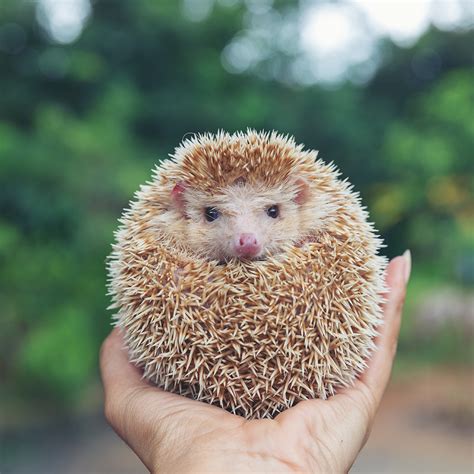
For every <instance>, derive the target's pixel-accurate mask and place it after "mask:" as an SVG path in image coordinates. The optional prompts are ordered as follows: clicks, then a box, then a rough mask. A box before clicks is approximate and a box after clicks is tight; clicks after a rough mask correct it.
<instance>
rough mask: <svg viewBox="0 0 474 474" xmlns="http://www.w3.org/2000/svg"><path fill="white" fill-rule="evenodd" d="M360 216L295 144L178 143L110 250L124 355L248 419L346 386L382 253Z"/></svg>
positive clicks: (366, 343) (266, 136)
mask: <svg viewBox="0 0 474 474" xmlns="http://www.w3.org/2000/svg"><path fill="white" fill-rule="evenodd" d="M367 217H368V216H367V213H366V212H365V210H364V209H363V207H362V206H361V204H360V199H359V197H358V195H357V194H355V193H354V192H353V191H352V187H351V185H350V184H349V183H348V182H347V181H342V180H340V179H338V172H337V171H336V169H335V167H334V166H333V165H328V164H325V163H324V162H323V161H321V160H318V159H316V152H314V151H306V150H304V149H303V147H302V146H301V145H296V144H295V142H294V140H293V139H292V138H289V137H284V136H282V135H279V134H278V133H275V132H272V133H259V132H255V131H252V130H249V131H247V132H246V133H235V134H232V135H231V134H228V133H224V132H219V133H217V134H216V135H212V134H205V135H199V136H196V137H194V138H192V139H188V140H185V141H184V142H183V143H182V144H181V145H180V146H179V147H178V148H177V149H176V151H175V154H174V155H173V157H172V159H170V160H167V161H165V162H163V163H162V164H161V165H160V166H159V167H157V168H156V169H155V171H154V174H153V178H152V180H151V182H149V183H147V184H146V185H144V186H142V187H141V189H140V191H139V192H138V193H137V194H136V199H135V201H133V202H132V204H131V206H130V208H129V209H128V210H127V211H125V213H124V215H123V217H122V219H121V226H120V228H119V229H118V231H117V233H116V243H115V244H114V247H113V252H112V255H111V256H110V260H109V277H110V282H109V290H110V293H111V295H112V298H113V304H112V308H115V309H116V311H117V313H116V316H115V318H116V325H117V326H119V327H120V328H121V329H122V331H123V333H124V337H125V341H126V343H127V346H128V349H129V354H130V359H131V360H132V362H134V363H135V364H136V365H138V366H139V367H141V369H142V370H143V374H144V376H145V377H146V378H147V379H148V380H150V381H151V382H153V383H155V384H157V385H158V386H160V387H162V388H163V389H165V390H169V391H173V392H176V393H179V394H182V395H186V396H189V397H192V398H194V399H197V400H201V401H205V402H208V403H213V404H216V405H218V406H221V407H222V408H225V409H227V410H229V411H231V412H233V413H237V414H240V415H243V416H245V417H246V418H262V417H273V416H275V415H276V414H277V413H278V412H280V411H282V410H284V409H285V408H288V407H290V406H292V405H294V404H295V403H297V402H298V401H300V400H306V399H312V398H322V399H324V398H327V397H328V396H330V395H333V394H334V393H335V392H336V390H337V389H338V387H343V386H347V385H350V384H351V383H352V382H353V381H354V379H355V378H356V377H357V375H359V374H360V373H361V372H362V371H363V370H364V368H365V366H366V360H367V357H368V356H369V355H370V353H371V351H372V350H373V348H374V342H373V338H374V336H375V334H376V329H377V326H378V325H379V323H380V322H381V310H380V303H381V302H382V299H383V296H382V292H383V291H384V284H383V273H384V269H385V266H386V259H385V258H384V257H382V256H379V255H378V251H379V249H380V247H381V240H380V239H379V238H378V237H377V235H376V234H375V232H374V229H373V227H372V225H371V224H370V223H369V222H368V221H367Z"/></svg>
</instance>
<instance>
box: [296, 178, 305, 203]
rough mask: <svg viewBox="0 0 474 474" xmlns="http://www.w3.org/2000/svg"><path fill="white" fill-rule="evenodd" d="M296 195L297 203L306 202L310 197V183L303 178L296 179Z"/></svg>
mask: <svg viewBox="0 0 474 474" xmlns="http://www.w3.org/2000/svg"><path fill="white" fill-rule="evenodd" d="M295 186H296V196H295V197H294V199H293V200H294V201H295V202H296V204H304V203H305V202H306V201H307V200H308V198H309V185H308V183H307V182H306V180H304V179H303V178H298V179H297V180H296V181H295Z"/></svg>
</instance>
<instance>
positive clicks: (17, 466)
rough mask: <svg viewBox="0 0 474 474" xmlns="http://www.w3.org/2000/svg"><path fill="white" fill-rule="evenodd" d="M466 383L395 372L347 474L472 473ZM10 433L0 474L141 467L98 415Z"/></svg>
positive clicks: (460, 374) (472, 411)
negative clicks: (367, 438) (366, 437)
mask: <svg viewBox="0 0 474 474" xmlns="http://www.w3.org/2000/svg"><path fill="white" fill-rule="evenodd" d="M473 388H474V380H473V377H472V374H471V373H470V372H469V371H468V370H465V369H464V370H459V369H456V370H451V369H448V368H443V369H436V370H435V369H429V370H426V371H418V372H415V373H413V372H412V373H409V374H398V375H397V377H396V379H395V381H394V382H392V383H391V385H390V387H389V389H388V391H387V393H386V396H385V398H384V401H383V403H382V406H381V408H380V412H379V414H378V416H377V419H376V422H375V425H374V428H373V431H372V435H371V437H370V439H369V442H368V444H367V446H366V448H365V449H364V451H363V452H362V454H361V456H360V457H359V459H358V461H357V463H356V464H355V466H354V467H353V469H352V471H351V472H353V473H362V472H364V473H420V472H429V473H435V472H437V473H471V472H473V471H474V444H473V435H474V406H473V402H472V394H473ZM9 431H10V432H9V433H8V434H7V437H6V440H7V442H8V444H9V446H10V449H9V452H8V453H7V457H8V459H7V464H6V465H4V466H3V468H2V467H1V466H0V471H1V472H2V473H3V474H6V473H12V474H13V473H15V474H20V473H22V474H33V473H34V474H39V473H48V474H55V473H58V474H59V473H61V474H79V473H81V474H82V473H144V472H146V469H145V468H144V467H143V466H142V465H141V463H140V461H139V460H138V459H137V458H136V456H135V455H134V454H133V453H132V452H131V451H130V450H129V448H128V447H127V446H126V445H125V444H124V443H123V442H122V441H121V440H120V439H119V438H118V437H117V436H116V435H115V433H114V432H113V431H112V430H111V429H110V428H109V427H108V426H107V424H106V423H105V421H104V420H103V418H102V417H101V416H100V415H99V414H96V415H88V416H81V417H80V418H78V419H73V420H70V421H69V422H68V423H63V424H62V425H55V426H47V425H43V426H41V425H37V426H36V427H35V428H33V429H32V428H29V429H26V428H13V427H11V428H10V430H9ZM44 433H47V435H46V436H44Z"/></svg>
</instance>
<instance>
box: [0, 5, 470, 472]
mask: <svg viewBox="0 0 474 474" xmlns="http://www.w3.org/2000/svg"><path fill="white" fill-rule="evenodd" d="M472 19H473V11H472V3H471V2H463V1H456V0H452V1H447V2H446V1H445V2H443V1H436V0H433V1H431V2H430V1H415V2H411V3H410V2H409V3H404V2H399V3H398V6H397V4H396V2H395V3H393V2H392V3H390V2H388V3H387V2H385V4H384V2H381V1H379V2H370V1H365V0H361V1H350V0H347V1H345V2H325V1H316V0H314V1H310V0H301V1H300V2H297V1H283V0H275V1H270V0H254V1H250V0H248V1H243V0H242V1H239V0H184V1H181V0H180V1H171V0H170V1H152V0H140V1H125V0H124V1H121V0H114V1H112V0H108V1H106V0H104V1H94V2H90V1H89V0H64V1H63V0H38V1H22V0H1V2H0V307H1V316H0V318H1V328H0V410H1V411H0V423H1V419H2V418H3V420H4V422H5V426H6V427H10V428H9V429H13V428H11V427H12V426H13V427H17V426H19V424H21V426H22V427H24V426H26V427H28V424H29V423H30V422H31V420H33V419H37V418H38V417H39V416H41V415H43V416H48V419H49V420H51V419H52V418H54V419H69V418H71V417H74V416H76V414H77V413H83V412H84V411H86V412H94V410H95V411H100V384H99V382H98V351H99V347H100V344H101V341H102V340H103V339H104V337H105V336H106V334H107V333H108V332H109V331H110V328H111V314H110V312H107V311H106V307H107V305H108V303H109V299H108V297H107V296H106V289H105V283H106V274H105V264H104V262H105V258H106V256H107V255H108V253H109V252H110V244H111V242H112V240H113V231H114V229H115V228H116V226H117V219H118V217H119V216H120V213H121V211H122V209H123V208H124V206H126V205H127V203H128V201H129V200H130V199H131V198H132V196H133V193H134V191H135V190H137V188H138V186H139V184H141V183H143V182H144V181H145V180H147V179H148V178H149V177H150V169H151V168H152V167H153V165H154V164H155V163H157V162H159V161H160V160H163V159H165V158H166V157H167V155H168V154H169V153H172V152H173V149H174V147H175V146H177V145H178V143H179V142H180V141H181V140H182V138H183V137H184V136H185V135H186V134H189V133H195V132H203V131H217V130H218V129H224V130H227V131H230V132H232V131H235V130H241V129H246V128H247V127H253V128H256V129H259V130H260V129H265V130H270V129H275V130H278V131H280V132H284V133H289V134H292V135H294V136H295V138H296V140H297V142H302V143H304V144H305V146H306V147H308V148H314V149H318V150H320V155H319V156H320V157H322V158H323V159H324V160H326V161H334V162H335V163H336V165H337V166H338V167H339V168H340V169H341V171H342V174H343V176H344V177H347V178H348V179H349V180H350V181H351V182H352V183H353V184H354V185H355V186H356V188H357V189H358V190H359V191H360V192H361V195H362V197H363V201H364V203H365V205H366V206H367V207H368V209H369V211H370V215H371V218H372V220H373V221H374V222H375V225H376V227H377V228H378V229H379V230H380V232H381V234H382V235H383V237H384V239H385V241H386V244H387V247H386V249H385V251H386V254H387V255H388V256H390V257H393V256H395V255H397V254H400V253H401V252H403V251H404V250H405V249H406V248H409V249H411V251H412V255H413V262H414V268H413V278H412V281H411V284H410V291H409V297H408V301H407V311H406V314H405V318H404V322H403V328H402V336H401V340H400V345H399V356H398V360H397V365H396V371H395V374H397V373H406V372H407V371H416V370H418V369H420V368H421V370H424V368H426V367H427V366H436V367H438V366H442V367H445V368H446V367H447V368H448V370H451V368H452V367H455V368H461V369H462V368H466V367H467V368H468V369H469V368H470V367H472V362H473V349H472V347H473V345H472V342H473V333H474V322H473V305H474V299H473V298H474V297H473V283H474V237H473V236H474V204H473V192H474V174H473V166H474V159H473V148H474V115H473V104H474V102H473V100H474V74H473V69H472V65H473V64H472V50H473V45H474V31H473V28H472V25H473V22H472ZM15 429H16V428H15ZM22 429H23V428H22ZM25 429H27V428H25ZM4 446H14V443H13V444H12V442H10V444H8V443H7V444H5V445H4ZM4 455H5V453H4ZM9 455H10V457H9V459H10V458H11V453H10V454H9ZM7 457H8V456H7ZM0 468H1V465H0Z"/></svg>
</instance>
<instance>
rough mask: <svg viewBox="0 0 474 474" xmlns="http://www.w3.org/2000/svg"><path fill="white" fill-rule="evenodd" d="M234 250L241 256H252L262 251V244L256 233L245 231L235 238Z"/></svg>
mask: <svg viewBox="0 0 474 474" xmlns="http://www.w3.org/2000/svg"><path fill="white" fill-rule="evenodd" d="M234 250H235V253H236V254H237V256H239V257H244V258H252V257H256V256H257V255H258V254H259V253H260V252H261V250H262V244H261V243H260V242H259V241H258V239H257V237H256V235H255V234H252V233H246V232H244V233H242V234H239V235H238V236H237V238H236V239H235V242H234Z"/></svg>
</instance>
